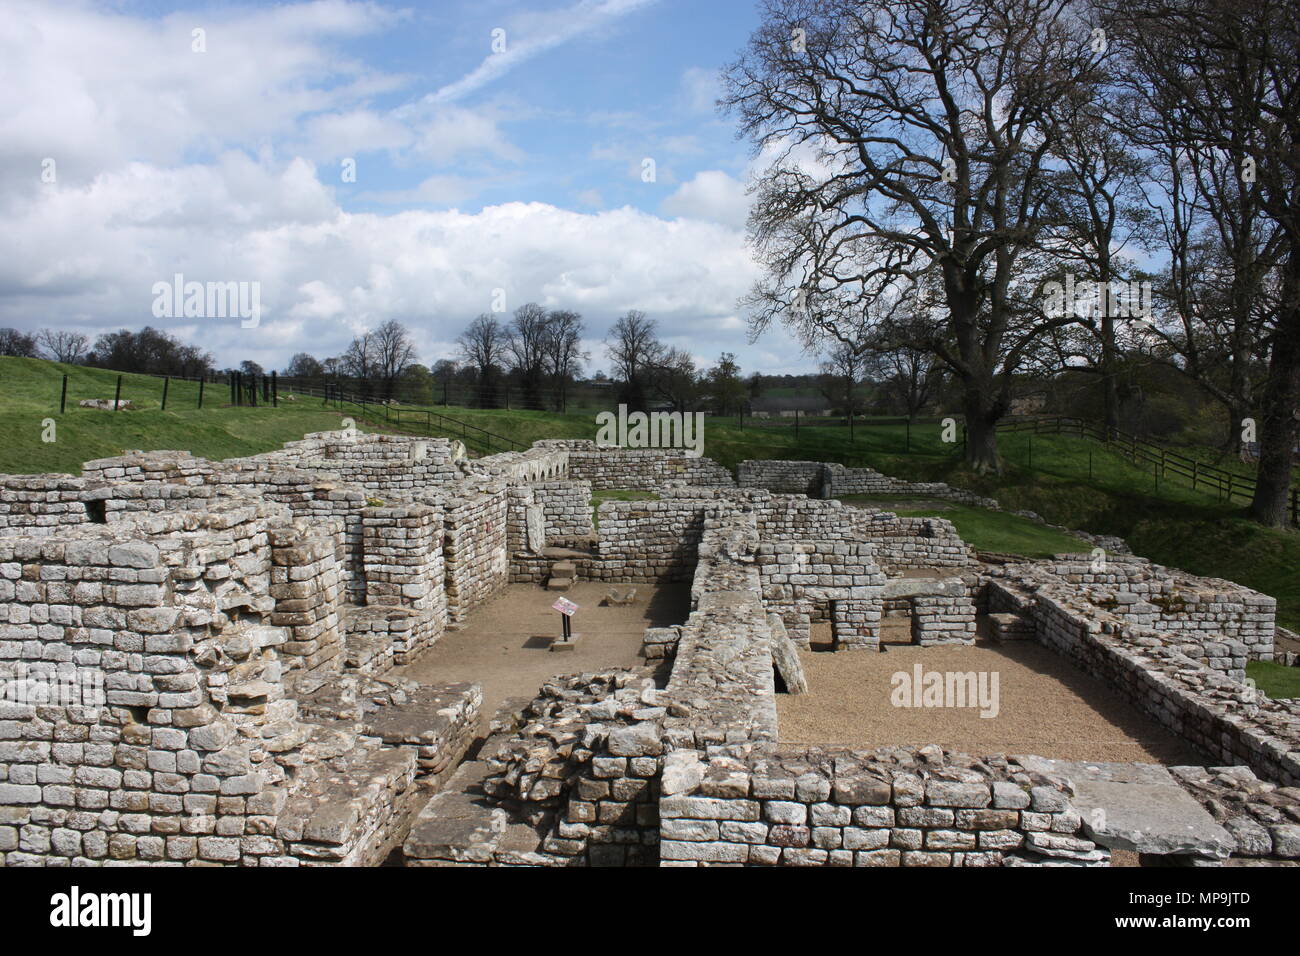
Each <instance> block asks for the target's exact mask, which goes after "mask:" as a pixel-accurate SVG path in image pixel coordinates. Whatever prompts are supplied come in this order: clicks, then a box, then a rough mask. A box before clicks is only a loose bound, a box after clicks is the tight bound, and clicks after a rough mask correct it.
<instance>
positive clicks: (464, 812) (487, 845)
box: [402, 760, 508, 866]
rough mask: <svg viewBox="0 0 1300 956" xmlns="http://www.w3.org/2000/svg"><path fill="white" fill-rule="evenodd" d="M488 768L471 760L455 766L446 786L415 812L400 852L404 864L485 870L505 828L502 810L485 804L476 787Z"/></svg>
mask: <svg viewBox="0 0 1300 956" xmlns="http://www.w3.org/2000/svg"><path fill="white" fill-rule="evenodd" d="M487 772H488V765H487V763H485V762H484V761H482V760H473V761H469V762H466V763H463V764H461V765H460V767H459V769H457V771H456V773H455V774H453V775H452V778H451V780H450V781H448V783H447V789H446V790H444V791H443V792H442V793H438V794H435V795H434V796H432V797H430V798H429V801H428V802H427V803H426V804H425V805H424V808H423V809H421V810H420V813H419V815H418V816H417V817H416V818H415V823H413V824H412V825H411V832H410V834H409V835H408V836H407V838H406V842H405V843H404V844H403V847H402V851H403V853H404V854H405V856H406V863H407V865H408V866H454V865H457V864H460V865H464V864H479V865H481V866H486V865H487V864H489V863H491V862H492V860H493V858H494V857H495V855H496V851H497V848H498V846H499V845H500V843H501V839H502V837H504V836H505V833H506V830H507V829H508V821H507V819H506V812H505V810H503V809H501V808H500V807H495V806H493V805H492V804H490V803H489V802H488V801H487V798H486V796H485V795H484V794H483V792H482V790H481V788H480V785H481V784H482V782H483V778H484V777H486V776H487Z"/></svg>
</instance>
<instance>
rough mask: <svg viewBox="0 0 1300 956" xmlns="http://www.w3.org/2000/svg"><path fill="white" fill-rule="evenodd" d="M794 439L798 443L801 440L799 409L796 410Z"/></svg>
mask: <svg viewBox="0 0 1300 956" xmlns="http://www.w3.org/2000/svg"><path fill="white" fill-rule="evenodd" d="M794 437H795V440H796V441H798V440H799V409H797V408H796V409H795V410H794Z"/></svg>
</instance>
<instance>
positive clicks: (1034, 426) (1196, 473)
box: [998, 416, 1300, 526]
mask: <svg viewBox="0 0 1300 956" xmlns="http://www.w3.org/2000/svg"><path fill="white" fill-rule="evenodd" d="M998 430H999V431H1009V432H1029V433H1030V434H1031V435H1042V434H1049V435H1075V436H1077V437H1079V438H1088V439H1091V440H1093V441H1098V442H1101V443H1103V444H1106V445H1111V446H1118V447H1119V448H1120V449H1121V450H1122V451H1123V452H1124V454H1125V455H1126V456H1127V457H1128V458H1129V460H1130V461H1132V462H1133V463H1134V464H1135V465H1150V466H1151V469H1152V472H1153V474H1154V475H1155V476H1156V478H1157V480H1158V479H1160V478H1166V477H1168V476H1169V475H1170V474H1171V473H1172V474H1174V475H1176V476H1178V477H1180V478H1185V479H1187V480H1188V481H1190V482H1191V486H1192V489H1193V490H1197V489H1198V488H1204V489H1206V490H1209V489H1213V490H1214V493H1215V494H1216V496H1217V497H1218V498H1219V500H1220V501H1226V502H1231V501H1232V500H1233V499H1234V498H1242V499H1244V500H1246V501H1249V500H1250V499H1252V498H1254V497H1255V479H1254V478H1252V477H1250V476H1249V475H1239V474H1236V473H1235V472H1231V471H1228V470H1226V469H1224V468H1219V467H1217V466H1215V465H1210V464H1206V463H1205V462H1202V461H1199V460H1197V459H1195V458H1191V457H1188V456H1187V455H1182V454H1179V453H1178V452H1176V451H1171V450H1170V449H1168V448H1166V447H1165V446H1163V445H1160V444H1157V443H1155V442H1152V441H1149V440H1147V439H1144V438H1138V437H1137V436H1136V435H1133V434H1129V433H1127V432H1123V431H1120V430H1119V429H1117V428H1112V429H1107V428H1106V427H1105V426H1104V425H1098V424H1096V423H1094V422H1089V421H1086V420H1085V419H1082V418H1069V417H1065V416H1060V417H1056V418H1024V419H1012V420H1008V421H1004V422H1001V423H1000V424H999V425H998ZM1288 511H1289V512H1290V514H1291V523H1292V524H1294V525H1298V526H1300V487H1293V488H1292V489H1291V491H1290V494H1289V505H1288Z"/></svg>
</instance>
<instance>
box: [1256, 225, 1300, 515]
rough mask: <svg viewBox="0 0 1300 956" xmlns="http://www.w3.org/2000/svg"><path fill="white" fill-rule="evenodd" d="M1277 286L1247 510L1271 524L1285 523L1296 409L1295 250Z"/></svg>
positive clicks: (1299, 261)
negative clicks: (1277, 303)
mask: <svg viewBox="0 0 1300 956" xmlns="http://www.w3.org/2000/svg"><path fill="white" fill-rule="evenodd" d="M1282 289H1283V292H1282V305H1281V307H1280V308H1279V309H1278V326H1277V332H1276V333H1275V335H1274V336H1273V349H1272V354H1271V355H1270V356H1269V362H1268V381H1267V382H1266V383H1265V385H1264V397H1263V402H1262V405H1263V408H1262V411H1263V421H1262V422H1261V423H1260V431H1259V471H1258V475H1257V478H1256V481H1255V497H1254V498H1253V499H1252V500H1251V502H1250V509H1249V511H1248V514H1249V515H1250V517H1251V518H1253V519H1254V520H1255V521H1258V522H1259V523H1260V524H1263V525H1268V526H1269V527H1274V528H1282V527H1286V524H1287V498H1288V496H1289V492H1290V488H1291V464H1292V449H1293V448H1294V447H1295V441H1296V432H1297V428H1296V410H1297V409H1300V255H1297V252H1296V251H1295V250H1294V249H1293V250H1292V251H1291V253H1290V256H1289V258H1288V261H1287V266H1286V276H1285V278H1284V281H1283V286H1282Z"/></svg>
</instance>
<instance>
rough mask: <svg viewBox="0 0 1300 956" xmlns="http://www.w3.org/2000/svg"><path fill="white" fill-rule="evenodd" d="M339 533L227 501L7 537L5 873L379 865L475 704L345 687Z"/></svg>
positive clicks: (2, 785)
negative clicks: (49, 678) (55, 671)
mask: <svg viewBox="0 0 1300 956" xmlns="http://www.w3.org/2000/svg"><path fill="white" fill-rule="evenodd" d="M138 487H140V488H147V487H148V485H147V484H142V485H140V486H138ZM395 527H400V525H399V526H395ZM339 530H340V529H339V528H338V526H337V524H334V525H330V524H329V523H324V524H312V523H308V522H303V521H301V520H297V521H295V519H294V518H293V517H292V515H291V513H290V511H289V508H288V507H287V506H286V505H283V504H278V503H274V502H268V501H264V500H260V499H253V498H231V497H228V496H221V495H218V496H212V497H211V498H209V499H208V501H207V502H206V507H205V508H204V509H202V510H200V509H197V508H196V509H189V510H171V511H166V512H161V513H150V512H142V513H138V514H135V515H122V516H121V517H120V519H119V520H118V521H116V522H114V523H111V524H106V525H99V524H87V525H84V526H80V527H76V528H69V529H66V530H65V531H62V532H60V533H58V534H52V535H48V536H44V537H41V538H39V539H38V538H33V537H30V536H27V535H21V536H11V537H4V538H0V600H3V604H0V634H3V637H0V670H2V671H3V672H4V673H3V677H4V691H5V693H4V695H3V702H0V803H2V804H3V805H4V809H3V815H2V816H0V865H6V866H21V865H68V864H72V865H94V864H100V863H105V862H130V863H144V864H173V865H175V864H198V863H206V864H212V863H217V864H239V865H244V866H256V865H263V866H286V865H288V866H296V865H317V864H337V863H344V864H366V865H374V864H377V863H379V862H380V861H381V860H382V858H383V856H384V855H385V854H386V852H387V851H388V849H389V848H390V847H391V845H392V843H393V842H394V841H396V840H398V839H400V837H401V836H402V834H403V833H404V827H405V824H404V820H405V819H406V816H405V815H407V814H408V813H409V811H410V810H411V809H412V808H411V801H412V800H413V798H414V795H415V788H414V786H413V784H414V782H415V781H416V780H417V779H420V778H421V777H422V776H428V774H429V773H433V772H437V771H435V770H434V769H433V768H435V767H440V768H445V767H446V765H447V764H448V763H449V762H451V761H453V760H454V759H456V758H457V756H458V755H459V754H462V753H463V752H464V750H465V748H466V747H468V745H469V742H470V740H471V739H472V737H473V726H474V723H475V722H476V720H477V709H478V706H479V703H480V702H481V694H480V693H479V692H478V690H477V688H470V687H465V688H461V689H450V690H447V689H442V690H435V689H431V688H422V687H420V686H419V685H410V686H405V685H404V686H402V687H401V688H400V689H397V690H393V688H392V687H391V686H388V685H383V686H374V685H366V686H357V684H356V680H357V678H355V677H350V676H348V675H346V674H342V673H341V671H342V665H343V660H342V655H341V654H340V653H339V650H338V648H339V645H340V643H341V642H340V635H339V627H338V610H339V600H338V597H339V590H338V565H337V555H336V550H335V548H334V546H333V544H332V540H333V539H334V538H335V537H336V535H337V534H338V531H339ZM383 537H384V539H385V541H388V542H390V543H391V542H392V540H393V538H394V537H395V534H387V535H384V536H383ZM399 563H400V562H399ZM417 600H418V599H417ZM34 665H42V666H46V667H54V668H59V669H62V670H63V671H67V672H69V674H70V675H71V676H72V677H75V678H77V680H76V682H73V681H71V680H70V681H69V682H68V683H69V688H70V689H72V688H75V689H76V690H77V691H78V692H79V693H78V695H77V696H76V697H75V699H71V698H64V697H61V696H60V697H59V698H57V699H54V700H51V699H50V697H49V688H48V686H46V687H45V690H44V691H43V693H44V696H41V693H42V692H40V689H39V687H38V685H41V681H39V680H36V679H35V674H34V671H33V669H32V668H33V666H34ZM407 685H409V682H407ZM42 686H43V685H42ZM318 688H324V689H325V691H326V696H327V697H328V696H330V695H333V698H332V701H326V700H315V699H313V698H312V694H313V693H317V690H316V689H318ZM389 691H393V692H392V693H391V694H389ZM386 694H387V695H388V696H387V697H385V695H386ZM308 712H310V713H311V714H313V715H314V716H315V717H317V718H319V719H320V720H321V721H322V723H320V724H316V723H313V722H312V720H311V719H307V716H308ZM413 712H414V713H413ZM291 769H292V773H290V770H291Z"/></svg>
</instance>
